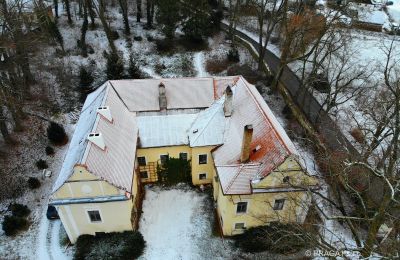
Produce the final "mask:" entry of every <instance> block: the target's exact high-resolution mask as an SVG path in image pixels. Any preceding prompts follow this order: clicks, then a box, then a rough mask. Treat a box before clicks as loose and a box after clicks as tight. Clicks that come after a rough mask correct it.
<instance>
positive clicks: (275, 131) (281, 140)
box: [241, 78, 293, 154]
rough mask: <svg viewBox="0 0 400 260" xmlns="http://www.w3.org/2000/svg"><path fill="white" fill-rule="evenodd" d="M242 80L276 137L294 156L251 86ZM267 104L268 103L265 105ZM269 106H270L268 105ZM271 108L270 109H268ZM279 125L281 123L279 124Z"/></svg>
mask: <svg viewBox="0 0 400 260" xmlns="http://www.w3.org/2000/svg"><path fill="white" fill-rule="evenodd" d="M241 80H242V81H243V82H244V84H245V86H246V90H247V91H248V92H249V94H250V95H251V97H252V98H253V100H254V102H255V103H256V105H257V108H258V109H259V110H260V111H261V112H262V114H263V115H264V117H265V118H266V119H267V121H268V122H269V124H270V125H271V127H272V129H273V131H274V134H275V136H276V137H277V138H278V139H279V140H280V143H281V144H282V145H283V146H284V147H285V149H286V150H287V151H288V152H289V153H290V154H292V153H293V152H292V151H291V149H290V148H289V146H288V145H287V144H286V142H285V141H284V140H283V138H282V136H281V134H280V133H279V132H278V131H277V129H276V128H275V126H274V123H273V122H272V121H271V120H270V118H269V117H268V115H267V114H266V113H265V111H264V109H263V108H262V107H261V106H260V104H259V102H258V100H257V99H256V97H255V96H254V93H253V91H252V90H251V89H250V88H249V85H248V84H247V82H246V81H245V80H243V78H241ZM265 104H266V103H265ZM267 106H268V105H267ZM268 108H269V107H268ZM278 123H279V122H278Z"/></svg>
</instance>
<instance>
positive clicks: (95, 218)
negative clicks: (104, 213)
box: [87, 210, 101, 222]
mask: <svg viewBox="0 0 400 260" xmlns="http://www.w3.org/2000/svg"><path fill="white" fill-rule="evenodd" d="M87 213H88V215H89V219H90V222H101V216H100V211H98V210H88V211H87Z"/></svg>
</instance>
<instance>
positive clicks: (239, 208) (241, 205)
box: [236, 202, 247, 213]
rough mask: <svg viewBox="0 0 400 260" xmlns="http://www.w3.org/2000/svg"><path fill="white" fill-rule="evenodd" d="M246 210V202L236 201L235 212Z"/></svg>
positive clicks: (244, 211)
mask: <svg viewBox="0 0 400 260" xmlns="http://www.w3.org/2000/svg"><path fill="white" fill-rule="evenodd" d="M246 212H247V202H238V204H237V206H236V213H246Z"/></svg>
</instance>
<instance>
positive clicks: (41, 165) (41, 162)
mask: <svg viewBox="0 0 400 260" xmlns="http://www.w3.org/2000/svg"><path fill="white" fill-rule="evenodd" d="M36 166H37V167H38V169H39V170H43V169H47V168H49V166H48V165H47V162H46V161H45V160H43V159H40V160H39V161H37V162H36Z"/></svg>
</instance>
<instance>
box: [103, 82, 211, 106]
mask: <svg viewBox="0 0 400 260" xmlns="http://www.w3.org/2000/svg"><path fill="white" fill-rule="evenodd" d="M161 82H162V83H163V84H164V85H165V90H166V95H167V109H184V108H206V107H209V106H210V105H211V104H212V103H213V102H214V85H213V79H212V78H180V79H144V80H112V81H110V83H111V84H112V85H113V86H114V88H115V90H116V91H117V92H118V94H119V96H120V97H121V98H122V100H123V101H124V103H125V104H126V106H127V107H128V109H129V111H135V112H137V111H158V110H160V106H159V103H158V86H159V84H160V83H161Z"/></svg>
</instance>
